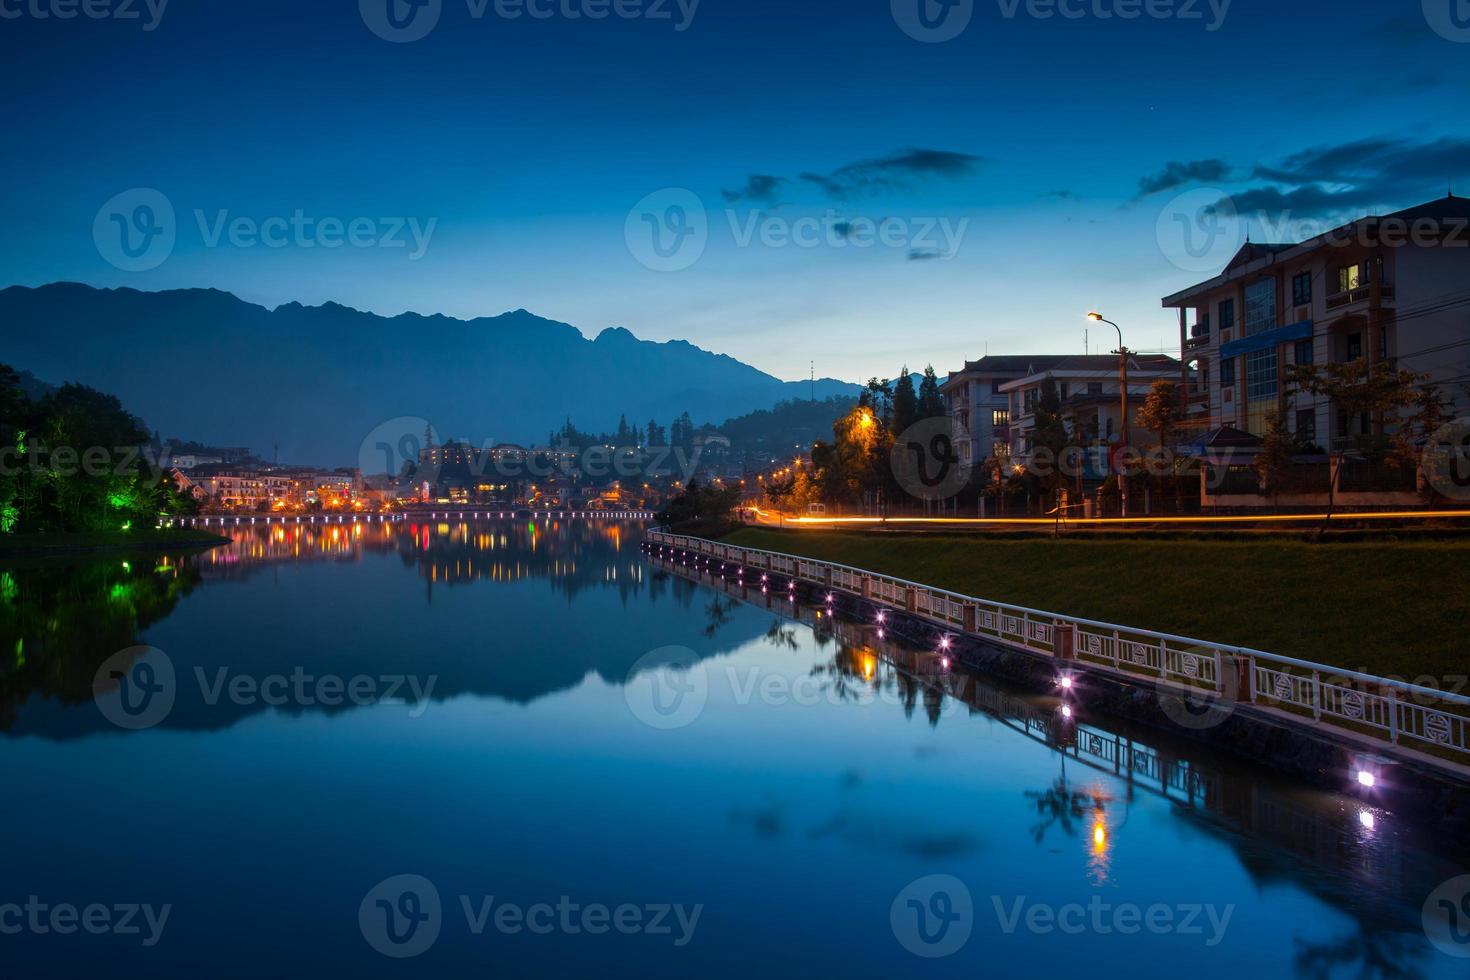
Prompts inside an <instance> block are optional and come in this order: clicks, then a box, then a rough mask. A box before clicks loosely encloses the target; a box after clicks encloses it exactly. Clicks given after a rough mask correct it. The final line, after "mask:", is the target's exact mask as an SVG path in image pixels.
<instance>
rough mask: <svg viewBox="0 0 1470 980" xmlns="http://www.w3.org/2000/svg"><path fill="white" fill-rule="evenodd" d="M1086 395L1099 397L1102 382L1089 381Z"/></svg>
mask: <svg viewBox="0 0 1470 980" xmlns="http://www.w3.org/2000/svg"><path fill="white" fill-rule="evenodd" d="M1087 393H1088V394H1089V395H1101V394H1102V382H1101V381H1089V382H1087Z"/></svg>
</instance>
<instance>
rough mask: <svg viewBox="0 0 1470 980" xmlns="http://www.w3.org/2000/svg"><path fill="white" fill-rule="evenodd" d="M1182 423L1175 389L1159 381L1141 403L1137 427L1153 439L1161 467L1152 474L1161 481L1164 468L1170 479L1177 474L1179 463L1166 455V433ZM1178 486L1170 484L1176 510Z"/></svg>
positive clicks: (1173, 457) (1175, 386)
mask: <svg viewBox="0 0 1470 980" xmlns="http://www.w3.org/2000/svg"><path fill="white" fill-rule="evenodd" d="M1183 421H1184V413H1183V412H1182V411H1180V409H1179V386H1178V385H1176V384H1175V383H1174V382H1172V381H1168V380H1166V379H1164V378H1159V379H1158V380H1157V381H1155V382H1154V383H1153V386H1152V387H1151V388H1149V392H1148V395H1147V397H1145V398H1144V400H1143V406H1142V407H1141V408H1139V410H1138V424H1139V425H1141V426H1143V427H1144V428H1145V429H1147V430H1149V431H1150V432H1152V433H1153V434H1154V436H1155V438H1156V439H1157V442H1156V443H1155V446H1156V447H1157V450H1158V454H1159V460H1160V461H1161V462H1162V463H1163V464H1164V465H1161V466H1160V467H1159V468H1158V469H1157V470H1156V471H1155V472H1157V473H1158V475H1159V478H1160V479H1161V480H1162V478H1163V471H1164V470H1165V469H1166V468H1167V470H1168V472H1169V474H1170V475H1171V476H1173V475H1175V474H1176V473H1177V471H1178V465H1179V459H1178V457H1177V456H1172V455H1171V454H1170V452H1169V448H1168V446H1169V430H1170V429H1172V428H1173V427H1174V426H1176V425H1178V424H1179V423H1180V422H1183ZM1178 494H1179V484H1178V481H1174V500H1175V506H1176V507H1177V506H1178V500H1179V497H1178Z"/></svg>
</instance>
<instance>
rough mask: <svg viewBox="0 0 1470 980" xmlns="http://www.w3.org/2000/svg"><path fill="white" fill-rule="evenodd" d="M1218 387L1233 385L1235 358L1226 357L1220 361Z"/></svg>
mask: <svg viewBox="0 0 1470 980" xmlns="http://www.w3.org/2000/svg"><path fill="white" fill-rule="evenodd" d="M1220 387H1222V388H1234V387H1235V358H1233V357H1227V358H1224V359H1223V360H1221V361H1220Z"/></svg>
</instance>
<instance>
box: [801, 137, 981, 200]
mask: <svg viewBox="0 0 1470 980" xmlns="http://www.w3.org/2000/svg"><path fill="white" fill-rule="evenodd" d="M983 162H984V161H983V159H982V158H981V157H977V156H972V155H971V154H968V153H954V152H952V151H949V150H925V149H907V150H900V151H899V152H897V153H894V154H891V155H889V156H886V157H877V158H875V159H871V160H859V161H857V162H856V163H849V164H847V165H845V166H842V167H839V168H837V169H836V170H834V171H832V172H831V173H829V174H818V173H812V172H810V171H808V172H806V173H803V174H801V179H802V180H804V181H806V182H808V183H810V184H813V185H815V186H816V187H818V188H819V189H820V190H821V191H822V192H823V193H824V194H826V195H827V196H828V197H831V198H835V199H837V200H846V199H847V198H850V197H858V196H862V195H865V194H877V193H882V192H885V191H892V190H902V189H904V188H906V187H910V186H912V185H914V184H916V183H919V182H921V181H924V180H928V179H929V178H933V177H938V178H943V179H947V180H957V179H959V178H961V177H965V176H968V175H969V174H971V173H973V172H974V171H975V168H977V167H978V166H980V164H981V163H983Z"/></svg>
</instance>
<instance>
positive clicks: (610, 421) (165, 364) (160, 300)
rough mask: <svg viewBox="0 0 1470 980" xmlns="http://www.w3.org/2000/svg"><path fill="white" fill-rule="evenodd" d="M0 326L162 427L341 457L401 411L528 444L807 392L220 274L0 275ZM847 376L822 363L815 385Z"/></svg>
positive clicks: (719, 364) (649, 356)
mask: <svg viewBox="0 0 1470 980" xmlns="http://www.w3.org/2000/svg"><path fill="white" fill-rule="evenodd" d="M0 333H3V335H4V337H5V342H4V347H3V353H0V360H3V361H5V362H6V363H9V364H10V365H11V366H12V367H15V368H17V369H18V370H24V371H28V372H30V373H32V374H34V375H35V376H36V377H38V378H41V379H45V380H46V381H49V382H53V383H61V382H64V381H75V382H80V383H82V384H86V385H90V386H92V387H94V388H98V389H101V390H103V391H106V392H110V393H112V394H115V395H117V396H118V397H119V398H121V399H122V402H123V404H124V405H125V406H126V407H127V408H128V410H129V411H131V412H133V413H134V414H136V415H139V416H141V417H142V419H143V420H144V421H145V422H146V423H147V424H148V425H149V426H150V427H152V428H153V429H155V430H157V431H158V432H159V433H160V434H161V435H162V436H163V437H165V438H179V439H191V440H198V441H201V442H206V443H210V444H213V445H221V446H248V447H250V448H251V449H254V450H255V451H256V452H258V453H259V454H260V455H261V456H263V457H264V458H267V459H269V458H272V456H273V455H276V456H278V458H279V459H280V460H281V461H282V462H302V463H307V462H309V463H315V464H321V465H329V466H344V465H355V464H356V463H357V461H358V458H359V447H360V446H361V445H362V443H363V440H364V438H365V437H367V436H368V434H369V433H371V432H372V431H373V430H374V429H375V428H377V427H378V426H380V425H381V424H383V423H384V422H387V421H389V420H392V419H395V418H400V417H415V418H423V419H425V420H427V421H428V422H430V423H432V424H433V426H434V429H435V432H436V433H437V434H438V435H439V436H440V438H449V437H452V438H464V439H468V440H470V441H472V442H473V443H475V444H477V445H478V444H484V443H486V442H487V441H488V442H492V443H498V442H518V443H522V444H540V443H543V442H544V441H545V439H546V434H547V433H548V432H550V431H552V430H553V429H556V428H559V427H560V426H561V425H562V423H563V422H564V421H565V420H566V419H567V418H570V419H571V420H572V421H573V422H574V423H575V424H576V425H577V426H578V428H580V429H583V430H589V431H604V430H605V431H611V430H612V429H615V428H616V427H617V422H618V418H619V416H621V415H626V416H627V419H628V422H629V424H632V425H639V426H641V425H643V424H645V423H646V422H647V421H648V420H649V419H656V420H657V421H658V422H659V424H660V425H662V426H665V427H667V426H668V424H669V422H670V421H671V420H672V419H673V418H675V417H676V416H678V415H679V414H680V413H681V412H686V411H687V412H688V413H689V415H690V417H691V418H692V419H693V420H694V422H696V423H703V422H715V423H719V422H723V421H724V420H726V419H728V418H731V417H734V416H738V415H742V414H745V413H747V412H751V411H754V410H756V409H761V408H769V407H771V406H772V405H774V404H775V403H776V402H778V401H782V400H786V399H795V398H810V397H812V394H813V387H812V385H811V384H810V383H809V382H807V381H795V382H790V381H782V380H780V379H779V378H775V377H773V376H771V375H769V374H766V373H764V372H762V371H760V370H757V369H756V368H754V367H751V366H750V365H748V364H744V363H741V362H740V361H737V360H736V359H734V358H732V357H729V356H727V355H724V354H715V353H712V352H710V351H707V350H703V349H701V348H699V347H696V346H694V345H693V344H690V343H688V342H687V341H683V340H671V341H667V342H664V343H656V342H652V341H646V340H639V339H638V338H637V337H635V336H633V334H632V333H630V332H629V331H627V330H626V329H623V328H621V327H609V328H607V329H605V330H603V331H602V332H601V333H599V334H598V335H597V337H596V338H595V339H592V340H589V339H587V338H586V337H585V336H583V334H582V332H581V331H579V330H578V329H577V328H576V327H573V326H571V325H570V324H566V323H560V322H558V321H555V320H548V319H545V318H543V317H539V316H536V315H534V314H532V313H528V312H527V311H525V310H515V311H513V312H510V313H503V314H501V315H499V316H493V317H479V318H476V319H473V320H458V319H455V318H452V317H448V316H442V315H433V316H422V315H420V314H417V313H404V314H401V315H399V316H395V317H383V316H379V315H377V314H374V313H364V312H362V311H360V310H354V309H351V308H349V307H346V306H341V305H338V304H336V303H326V304H324V305H322V306H302V305H301V304H299V303H287V304H285V305H283V306H278V307H276V308H275V309H269V308H267V307H264V306H260V305H257V304H254V303H248V302H245V301H244V300H241V299H240V298H238V297H236V296H235V295H233V294H231V293H227V292H223V291H220V290H217V289H181V290H167V291H161V292H140V291H138V290H135V289H97V288H94V287H91V286H86V285H82V284H79V283H52V284H50V285H46V286H39V287H27V286H12V287H9V288H7V289H3V290H0ZM858 390H859V388H858V386H857V385H854V384H849V383H846V382H842V381H836V380H832V379H825V378H824V379H821V380H819V381H817V382H816V385H815V396H816V397H817V398H819V399H823V398H827V397H829V396H831V395H854V394H855V393H856V392H857V391H858Z"/></svg>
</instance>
